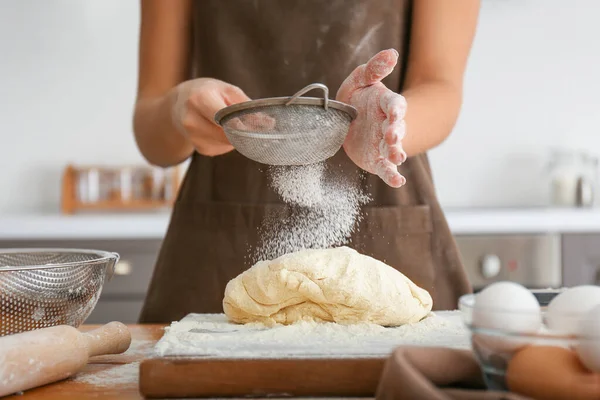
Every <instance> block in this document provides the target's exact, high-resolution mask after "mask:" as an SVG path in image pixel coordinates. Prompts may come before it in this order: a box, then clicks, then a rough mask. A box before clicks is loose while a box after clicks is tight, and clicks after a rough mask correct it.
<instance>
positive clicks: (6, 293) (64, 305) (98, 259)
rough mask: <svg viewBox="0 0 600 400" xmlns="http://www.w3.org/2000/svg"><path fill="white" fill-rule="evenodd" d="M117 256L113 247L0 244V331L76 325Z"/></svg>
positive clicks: (93, 302) (89, 308)
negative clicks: (4, 246) (1, 247)
mask: <svg viewBox="0 0 600 400" xmlns="http://www.w3.org/2000/svg"><path fill="white" fill-rule="evenodd" d="M118 260H119V255H118V254H116V253H109V252H104V251H96V250H75V249H8V250H0V336H4V335H10V334H14V333H19V332H24V331H30V330H33V329H38V328H46V327H49V326H55V325H71V326H74V327H78V326H79V325H81V324H82V323H83V321H85V319H86V318H87V317H88V316H89V315H90V314H91V312H92V310H93V309H94V307H95V306H96V303H97V302H98V298H99V297H100V293H101V292H102V286H103V285H104V281H105V279H107V278H110V276H111V275H112V272H113V270H114V266H115V264H116V263H117V261H118Z"/></svg>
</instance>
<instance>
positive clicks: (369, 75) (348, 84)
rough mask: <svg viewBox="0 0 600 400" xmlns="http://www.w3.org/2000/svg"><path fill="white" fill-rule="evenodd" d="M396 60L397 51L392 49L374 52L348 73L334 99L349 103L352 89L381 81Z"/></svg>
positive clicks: (394, 64)
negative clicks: (365, 61) (363, 62)
mask: <svg viewBox="0 0 600 400" xmlns="http://www.w3.org/2000/svg"><path fill="white" fill-rule="evenodd" d="M397 62H398V52H397V51H396V50H394V49H388V50H383V51H380V52H379V53H377V54H375V55H374V56H373V57H372V58H371V59H370V60H369V61H368V62H367V63H366V64H362V65H359V66H358V67H356V68H355V69H354V71H352V72H351V73H350V75H348V77H347V78H346V79H345V80H344V82H343V83H342V85H341V86H340V88H339V90H338V92H337V95H336V99H337V100H338V101H341V102H344V103H349V102H350V97H351V96H352V93H353V92H354V91H356V90H358V89H362V88H364V87H367V86H371V85H374V84H375V83H378V82H381V80H382V79H383V78H385V77H386V76H388V75H389V74H391V73H392V71H393V70H394V68H395V67H396V63H397Z"/></svg>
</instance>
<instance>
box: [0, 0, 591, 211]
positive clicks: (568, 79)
mask: <svg viewBox="0 0 600 400" xmlns="http://www.w3.org/2000/svg"><path fill="white" fill-rule="evenodd" d="M138 8H139V2H138V1H134V0H127V1H122V0H81V1H77V2H73V1H71V0H52V1H37V0H3V1H2V2H0V54H2V60H1V61H0V88H1V89H0V106H1V107H0V132H1V133H0V138H2V145H3V146H2V149H3V152H2V158H1V159H0V160H1V161H0V166H2V167H3V170H2V174H0V187H2V189H3V191H2V195H0V214H7V213H21V212H51V211H57V210H58V207H59V198H60V179H61V174H62V171H63V168H64V166H65V165H66V164H67V163H109V164H121V163H134V162H143V159H142V157H141V156H140V155H139V152H138V150H137V148H136V146H135V142H134V139H133V134H132V132H131V113H132V108H133V102H134V98H135V90H136V63H137V43H138V42H137V33H138V25H139V9H138ZM599 14H600V2H598V1H596V0H577V1H576V2H565V1H563V0H512V1H511V0H506V1H486V0H483V1H482V13H481V17H480V22H479V31H478V33H477V38H476V41H475V44H474V47H473V53H472V56H471V59H470V63H469V68H468V71H467V78H466V84H465V85H466V86H465V96H464V107H463V111H462V114H461V117H460V120H459V121H458V123H457V126H456V129H455V131H454V132H453V134H452V135H451V137H450V138H449V139H448V140H447V141H446V142H445V143H444V144H443V145H442V146H440V147H439V148H438V149H436V150H434V151H432V152H431V161H432V165H433V169H434V174H435V176H434V178H435V182H436V185H437V190H438V194H439V197H440V200H441V202H442V204H443V205H444V206H445V207H448V208H452V207H484V206H532V205H540V204H544V203H545V201H546V199H547V190H548V186H547V176H546V174H545V173H544V166H545V163H546V161H547V160H546V156H547V154H548V153H547V152H548V151H549V149H550V148H551V147H573V148H583V149H587V150H589V151H592V152H596V151H598V152H600V112H598V110H600V100H599V97H598V96H599V95H598V93H600V74H598V73H597V70H598V66H599V65H600V52H598V51H597V49H598V45H597V38H598V37H600V24H598V21H597V15H599ZM408 134H414V135H418V134H419V132H416V131H414V132H413V131H411V130H410V127H408Z"/></svg>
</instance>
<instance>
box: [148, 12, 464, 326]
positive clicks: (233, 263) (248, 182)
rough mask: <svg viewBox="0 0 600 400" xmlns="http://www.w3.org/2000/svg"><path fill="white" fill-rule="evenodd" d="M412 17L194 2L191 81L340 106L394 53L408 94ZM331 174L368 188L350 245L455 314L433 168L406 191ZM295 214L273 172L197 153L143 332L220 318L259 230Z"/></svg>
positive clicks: (415, 173) (407, 169) (447, 237)
mask: <svg viewBox="0 0 600 400" xmlns="http://www.w3.org/2000/svg"><path fill="white" fill-rule="evenodd" d="M410 12H411V2H410V1H409V0H330V1H327V0H286V1H280V0H238V1H235V2H224V1H221V0H203V1H195V2H194V11H193V18H194V21H193V32H192V38H193V47H192V62H191V71H192V76H191V78H195V77H211V78H216V79H220V80H223V81H226V82H229V83H231V84H234V85H236V86H239V87H240V88H241V89H242V90H244V92H246V94H247V95H248V96H249V97H250V98H264V97H275V96H290V95H292V94H294V93H295V92H297V91H298V90H299V89H301V88H303V87H304V86H306V85H308V84H310V83H313V82H320V83H324V84H325V85H327V86H328V87H329V89H330V91H331V93H332V94H334V93H335V92H336V91H337V89H338V88H339V86H340V84H341V83H342V81H343V80H344V79H345V77H346V76H348V74H350V72H351V71H352V70H353V69H354V68H355V67H357V66H358V65H360V64H363V63H365V62H366V61H367V60H368V59H369V58H370V57H372V56H373V55H374V54H375V53H377V52H378V51H380V50H383V49H387V48H395V49H396V50H398V52H399V53H400V58H399V63H398V66H397V68H396V69H395V70H394V72H393V73H392V74H391V75H390V76H388V77H387V78H386V79H385V80H384V83H385V84H386V86H388V87H389V88H390V89H392V90H395V91H400V90H401V87H402V82H403V76H404V72H405V67H406V60H407V54H408V38H409V29H410V23H409V21H410ZM331 97H333V95H332V96H331ZM408 134H411V131H410V127H408ZM327 163H328V165H329V167H330V169H331V170H336V171H338V172H339V171H343V173H344V174H345V175H346V176H350V177H353V179H357V180H359V181H360V182H361V183H360V184H361V185H362V187H363V189H364V190H365V191H367V192H368V193H369V195H370V197H371V200H370V202H369V203H368V204H366V205H365V206H364V207H363V208H362V213H361V216H362V217H361V219H360V222H358V224H357V229H356V231H355V233H354V234H352V236H351V237H350V238H349V241H350V243H351V246H352V247H354V248H355V249H357V250H358V251H361V252H363V253H365V254H368V255H371V256H373V257H375V258H378V259H380V260H382V261H385V262H387V263H389V264H390V265H392V266H393V267H395V268H397V269H399V270H400V271H402V272H403V273H404V274H406V275H407V276H408V277H409V278H411V279H412V280H413V281H415V283H417V284H418V285H420V286H421V287H424V288H425V289H427V290H429V291H430V292H431V294H432V296H433V298H434V308H453V307H455V304H454V305H453V303H455V300H456V298H457V296H458V295H459V294H462V293H464V292H466V291H468V290H469V286H468V282H467V281H466V277H465V275H464V271H463V269H462V265H461V263H460V258H459V257H458V253H457V251H456V246H455V244H454V241H453V239H452V235H451V234H450V231H449V229H448V227H447V224H446V222H445V219H444V216H443V213H442V211H441V209H440V207H439V204H438V202H437V199H436V197H435V190H434V187H433V182H432V178H431V171H430V169H429V164H428V161H427V156H426V155H425V154H423V155H418V156H415V157H411V158H409V159H408V160H407V162H406V163H404V164H403V165H402V166H401V167H400V172H401V173H402V174H403V175H404V176H405V177H406V178H407V183H406V185H405V186H403V187H402V188H400V189H394V188H391V187H389V186H387V185H386V184H385V183H384V182H383V181H381V180H380V179H379V178H378V177H377V176H374V175H370V174H367V175H366V177H363V178H362V179H361V178H360V176H361V175H362V174H361V172H360V170H359V169H358V168H357V167H356V166H355V165H354V164H353V163H352V162H351V161H350V160H349V159H348V157H347V156H346V155H345V153H344V152H343V150H341V151H340V152H338V154H336V155H335V156H334V157H332V158H331V159H330V160H328V161H327ZM286 208H288V207H287V206H286V205H285V204H283V203H282V200H281V198H280V197H279V196H278V195H277V193H275V191H274V190H273V189H272V188H271V186H270V185H269V176H268V173H267V168H266V167H265V166H264V165H261V164H258V163H256V162H253V161H251V160H249V159H247V158H245V157H244V156H242V155H240V154H239V153H238V152H236V151H232V152H230V153H228V154H225V155H222V156H218V157H205V156H202V155H200V154H197V153H195V154H194V155H193V157H192V160H191V164H190V166H189V169H188V172H187V174H186V178H185V180H184V183H183V185H182V187H181V190H180V194H179V197H178V200H177V203H176V205H175V209H174V212H173V216H172V220H171V224H170V227H169V231H168V233H167V237H166V238H165V241H164V244H163V248H162V249H161V254H160V256H159V260H158V262H157V265H156V268H155V273H154V278H153V282H152V285H151V287H150V291H149V294H148V297H147V300H146V304H145V307H144V311H143V313H142V318H141V319H142V321H146V322H152V321H163V320H169V319H174V318H179V317H182V316H183V315H185V314H186V313H188V312H221V303H220V301H221V300H222V296H223V290H224V287H225V285H226V283H227V282H228V281H229V280H230V279H232V278H233V277H235V276H236V275H237V274H239V273H241V272H242V271H243V270H245V269H247V268H248V267H249V266H250V265H251V262H252V261H251V259H249V258H248V249H249V248H251V247H253V246H256V244H257V243H258V241H259V240H260V238H259V233H258V231H259V228H260V226H261V225H262V224H263V223H264V221H265V218H267V217H268V216H269V215H270V214H272V213H273V212H281V210H282V209H286ZM283 212H284V213H285V212H286V211H283ZM167 300H169V304H165V301H167Z"/></svg>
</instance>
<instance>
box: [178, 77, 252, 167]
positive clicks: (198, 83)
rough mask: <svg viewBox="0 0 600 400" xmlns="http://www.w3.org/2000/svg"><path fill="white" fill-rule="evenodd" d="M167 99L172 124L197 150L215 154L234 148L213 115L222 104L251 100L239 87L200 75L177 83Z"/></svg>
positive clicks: (204, 153)
mask: <svg viewBox="0 0 600 400" xmlns="http://www.w3.org/2000/svg"><path fill="white" fill-rule="evenodd" d="M169 99H170V102H171V104H172V106H171V116H172V118H173V125H174V126H175V127H176V128H177V130H178V131H179V132H180V133H181V134H182V135H183V136H184V137H185V138H187V139H188V140H190V141H191V143H192V144H193V146H194V148H195V149H196V151H198V152H199V153H200V154H203V155H207V156H217V155H221V154H225V153H227V152H229V151H231V150H233V146H232V145H231V144H230V143H229V141H228V140H227V137H225V132H223V129H222V128H221V127H220V126H219V125H217V124H216V123H215V122H214V116H215V114H216V112H217V111H219V110H220V109H222V108H224V107H227V106H230V105H232V104H236V103H241V102H244V101H248V100H250V99H249V98H248V96H246V94H245V93H244V92H243V91H242V90H241V89H240V88H238V87H236V86H233V85H230V84H228V83H225V82H223V81H220V80H217V79H210V78H200V79H194V80H191V81H186V82H183V83H180V84H179V85H177V86H176V87H175V88H174V89H173V90H172V91H171V92H170V93H169Z"/></svg>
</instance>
